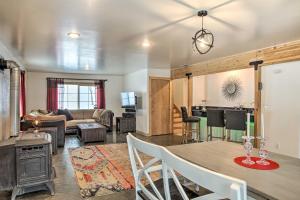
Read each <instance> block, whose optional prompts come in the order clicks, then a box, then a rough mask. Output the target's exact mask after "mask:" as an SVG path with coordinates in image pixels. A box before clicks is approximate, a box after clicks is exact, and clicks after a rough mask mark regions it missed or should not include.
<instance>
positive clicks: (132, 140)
mask: <svg viewBox="0 0 300 200" xmlns="http://www.w3.org/2000/svg"><path fill="white" fill-rule="evenodd" d="M127 144H128V152H129V158H130V162H131V167H132V171H133V176H134V180H135V185H136V186H135V188H136V189H135V190H136V199H137V200H140V199H142V197H141V196H140V195H141V192H142V193H143V195H146V197H147V198H149V199H150V200H164V198H163V196H162V194H161V193H160V192H159V190H158V188H157V186H156V185H155V183H154V181H153V180H152V178H151V176H150V173H152V172H160V174H161V173H162V165H161V157H162V151H163V147H161V146H158V145H155V144H151V143H148V142H144V141H142V140H140V139H138V138H136V137H134V136H133V135H131V134H130V133H129V134H128V135H127ZM140 153H144V154H146V155H148V156H150V157H152V159H151V160H150V161H148V162H147V163H146V164H144V163H143V161H142V159H141V157H140ZM142 178H144V179H146V180H147V181H148V183H149V185H150V186H151V189H152V190H151V191H150V190H149V189H147V188H146V187H145V185H144V184H143V182H142Z"/></svg>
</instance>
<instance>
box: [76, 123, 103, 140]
mask: <svg viewBox="0 0 300 200" xmlns="http://www.w3.org/2000/svg"><path fill="white" fill-rule="evenodd" d="M77 127H78V137H79V139H80V140H81V141H82V142H83V143H86V142H100V141H106V127H105V126H103V125H101V124H98V123H82V124H78V125H77Z"/></svg>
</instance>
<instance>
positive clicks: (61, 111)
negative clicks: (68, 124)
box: [56, 109, 74, 121]
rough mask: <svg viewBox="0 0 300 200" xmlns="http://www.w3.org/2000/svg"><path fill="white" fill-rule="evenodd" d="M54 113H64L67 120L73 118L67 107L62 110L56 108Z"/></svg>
mask: <svg viewBox="0 0 300 200" xmlns="http://www.w3.org/2000/svg"><path fill="white" fill-rule="evenodd" d="M56 114H57V115H65V116H66V119H67V121H70V120H73V119H74V118H73V116H72V113H71V112H70V111H69V110H68V109H64V110H61V109H58V110H57V113H56Z"/></svg>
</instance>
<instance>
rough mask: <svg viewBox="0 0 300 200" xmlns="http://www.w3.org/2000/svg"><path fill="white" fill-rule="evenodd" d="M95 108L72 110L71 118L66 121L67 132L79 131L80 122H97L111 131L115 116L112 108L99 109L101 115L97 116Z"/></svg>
mask: <svg viewBox="0 0 300 200" xmlns="http://www.w3.org/2000/svg"><path fill="white" fill-rule="evenodd" d="M95 111H96V110H94V109H90V110H70V113H71V115H72V118H73V119H71V120H67V121H66V128H67V130H66V132H67V133H73V132H74V131H77V125H78V124H80V123H93V122H97V123H99V124H101V125H103V126H105V127H106V128H107V131H108V132H111V131H112V130H113V118H114V113H113V112H112V111H111V110H107V109H98V111H99V112H100V113H99V116H95V115H94V114H95Z"/></svg>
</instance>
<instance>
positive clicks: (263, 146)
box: [256, 137, 270, 165]
mask: <svg viewBox="0 0 300 200" xmlns="http://www.w3.org/2000/svg"><path fill="white" fill-rule="evenodd" d="M257 139H259V140H260V147H259V151H258V154H259V157H260V160H258V161H256V163H257V164H259V165H269V164H270V162H268V161H267V160H266V159H267V157H268V155H269V151H268V150H267V149H266V139H265V138H263V137H257Z"/></svg>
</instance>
